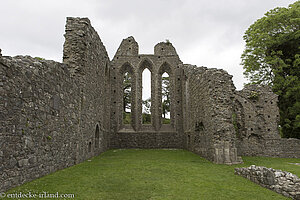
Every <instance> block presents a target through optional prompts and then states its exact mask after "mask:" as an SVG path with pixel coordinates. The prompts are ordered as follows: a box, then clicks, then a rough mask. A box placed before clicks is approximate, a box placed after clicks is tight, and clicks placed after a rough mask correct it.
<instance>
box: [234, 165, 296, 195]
mask: <svg viewBox="0 0 300 200" xmlns="http://www.w3.org/2000/svg"><path fill="white" fill-rule="evenodd" d="M234 171H235V174H237V175H239V176H242V177H244V178H247V179H249V180H251V181H252V182H254V183H256V184H259V185H261V186H262V187H265V188H268V189H270V190H273V191H274V192H277V193H278V194H281V195H283V196H285V197H289V198H292V199H300V179H299V178H298V176H296V175H295V174H292V173H290V172H286V171H281V170H276V169H272V168H266V167H261V166H255V165H251V166H250V167H247V168H235V169H234Z"/></svg>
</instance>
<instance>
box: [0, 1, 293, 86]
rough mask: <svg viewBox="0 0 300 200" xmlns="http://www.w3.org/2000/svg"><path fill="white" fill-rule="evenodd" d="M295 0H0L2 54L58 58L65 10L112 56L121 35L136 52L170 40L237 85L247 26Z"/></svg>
mask: <svg viewBox="0 0 300 200" xmlns="http://www.w3.org/2000/svg"><path fill="white" fill-rule="evenodd" d="M293 2H295V0H149V1H142V0H126V1H125V0H118V1H117V0H84V1H83V0H82V1H79V0H0V3H1V4H0V22H1V23H0V48H1V49H2V54H3V55H9V56H15V55H31V56H33V57H36V56H38V57H43V58H46V59H52V60H56V61H59V62H61V61H62V48H63V42H64V37H63V34H64V26H65V21H66V17H67V16H74V17H76V16H78V17H88V18H89V19H90V20H91V23H92V25H93V27H94V28H95V29H96V31H97V32H98V34H99V35H100V38H101V40H102V42H103V43H104V45H105V46H106V49H107V51H108V54H109V56H110V59H112V57H113V55H114V54H115V52H116V50H117V48H118V46H119V44H120V42H121V41H122V39H123V38H127V37H128V36H131V35H132V36H134V37H135V39H136V41H137V42H138V43H139V47H140V53H141V54H146V53H151V54H152V53H153V47H154V45H155V44H157V43H158V42H161V41H165V40H166V39H168V40H170V42H172V43H173V45H174V47H175V48H176V50H177V53H178V54H179V57H180V58H181V60H182V61H183V62H184V63H187V64H194V65H198V66H206V67H213V68H222V69H225V70H226V71H228V72H229V73H230V74H232V75H233V81H234V83H235V86H236V87H237V89H242V86H243V83H245V81H246V80H245V79H244V78H243V69H242V66H240V63H241V59H240V56H241V54H242V52H243V49H244V45H245V43H244V42H243V38H242V37H243V34H244V32H245V31H246V30H247V28H248V27H249V26H250V25H251V24H252V23H254V22H255V20H257V19H259V18H261V17H262V16H263V15H264V13H266V12H267V11H268V10H270V9H273V8H275V7H279V6H280V7H287V6H288V5H289V4H291V3H293Z"/></svg>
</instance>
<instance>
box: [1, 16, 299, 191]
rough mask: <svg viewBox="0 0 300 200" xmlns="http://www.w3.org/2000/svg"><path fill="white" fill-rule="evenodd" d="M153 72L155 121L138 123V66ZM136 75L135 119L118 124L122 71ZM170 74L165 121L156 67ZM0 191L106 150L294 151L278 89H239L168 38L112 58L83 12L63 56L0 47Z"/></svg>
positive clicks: (217, 159) (224, 159) (234, 155)
mask: <svg viewBox="0 0 300 200" xmlns="http://www.w3.org/2000/svg"><path fill="white" fill-rule="evenodd" d="M145 68H148V69H149V70H150V72H151V124H142V72H143V70H144V69H145ZM125 72H128V73H130V74H131V76H132V100H131V106H132V107H131V124H124V123H123V117H122V115H123V88H122V81H123V77H124V73H125ZM164 72H167V73H168V74H169V76H170V99H171V112H170V118H171V123H170V124H162V105H161V102H162V92H161V91H162V78H161V77H162V74H163V73H164ZM0 75H1V77H0V80H1V82H0V93H1V98H0V125H1V127H0V182H1V183H2V184H1V185H0V191H6V190H7V189H9V188H12V187H14V186H17V185H20V184H22V183H24V182H27V181H30V180H33V179H36V178H38V177H41V176H43V175H46V174H49V173H51V172H54V171H56V170H58V169H63V168H65V167H69V166H72V165H74V164H77V163H79V162H82V161H84V160H86V159H88V158H90V157H92V156H95V155H98V154H100V153H101V152H104V151H106V150H107V149H114V148H181V149H188V150H190V151H193V152H195V153H197V154H199V155H201V156H203V157H204V158H206V159H208V160H210V161H212V162H214V163H224V164H235V163H239V162H242V160H241V158H240V156H243V155H255V156H277V157H300V140H297V139H281V138H280V137H279V132H278V128H277V122H278V118H279V114H278V108H277V105H276V103H277V96H276V95H275V94H273V93H272V92H271V90H270V88H268V87H263V86H255V85H252V86H247V87H246V88H244V89H243V90H242V91H235V87H234V85H233V82H232V76H231V75H229V74H228V73H227V72H226V71H224V70H220V69H209V68H205V67H196V66H192V65H187V64H183V63H182V61H181V60H180V58H179V56H178V55H177V53H176V50H175V48H174V47H173V45H172V44H171V43H170V42H161V43H158V44H157V45H156V46H155V47H154V54H146V55H145V54H139V48H138V43H137V42H136V41H135V40H134V38H133V37H129V38H126V39H124V40H123V41H122V43H121V45H120V47H119V49H118V50H117V53H116V55H115V56H114V58H113V59H112V60H110V59H109V57H108V54H107V52H106V50H105V47H104V45H103V44H102V42H101V39H100V38H99V36H98V34H97V32H96V31H95V30H94V28H93V27H92V26H91V24H90V21H89V20H88V19H87V18H67V24H66V33H65V43H64V52H63V63H58V62H54V61H50V60H44V59H40V58H32V57H30V56H16V57H9V56H2V55H1V52H0Z"/></svg>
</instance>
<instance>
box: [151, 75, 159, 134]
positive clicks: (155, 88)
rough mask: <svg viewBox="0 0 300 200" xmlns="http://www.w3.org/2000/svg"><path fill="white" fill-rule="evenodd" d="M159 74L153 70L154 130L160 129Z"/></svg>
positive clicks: (152, 115) (152, 116)
mask: <svg viewBox="0 0 300 200" xmlns="http://www.w3.org/2000/svg"><path fill="white" fill-rule="evenodd" d="M158 93H159V91H158V74H157V72H155V71H153V72H151V122H152V126H153V127H154V130H158V129H159V126H158V119H159V111H158V107H159V101H158V95H157V94H158Z"/></svg>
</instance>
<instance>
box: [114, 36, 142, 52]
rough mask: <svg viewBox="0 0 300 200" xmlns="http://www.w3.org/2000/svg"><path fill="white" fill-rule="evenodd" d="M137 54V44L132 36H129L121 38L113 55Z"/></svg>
mask: <svg viewBox="0 0 300 200" xmlns="http://www.w3.org/2000/svg"><path fill="white" fill-rule="evenodd" d="M138 54H139V45H138V43H137V42H136V41H135V39H134V37H132V36H130V37H128V38H126V39H123V41H122V42H121V44H120V46H119V48H118V50H117V52H116V54H115V56H137V55H138Z"/></svg>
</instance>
